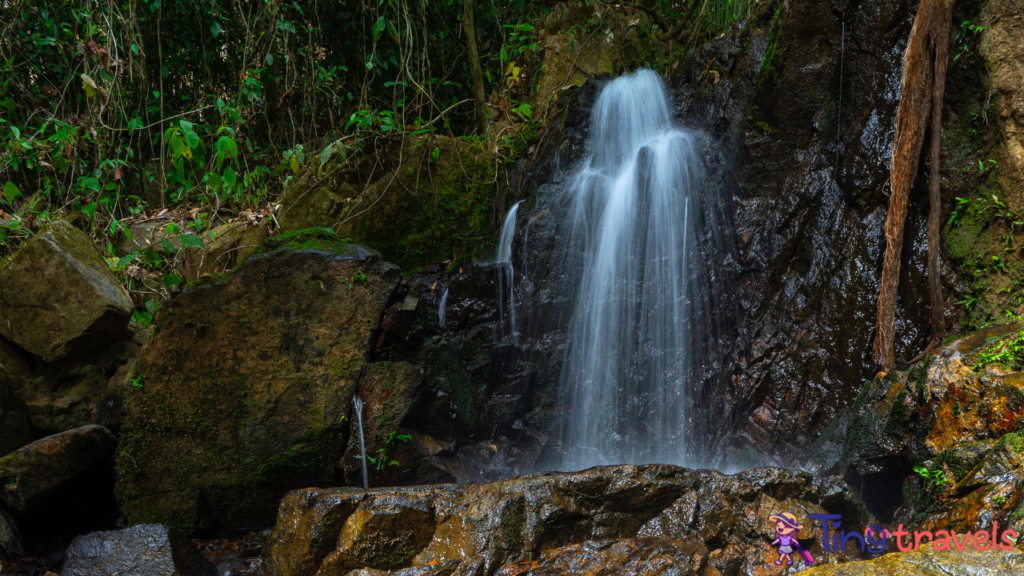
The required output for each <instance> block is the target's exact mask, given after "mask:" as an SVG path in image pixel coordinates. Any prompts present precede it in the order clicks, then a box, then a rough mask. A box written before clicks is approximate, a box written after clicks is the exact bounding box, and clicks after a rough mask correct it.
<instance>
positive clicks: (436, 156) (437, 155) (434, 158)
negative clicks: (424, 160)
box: [430, 147, 441, 164]
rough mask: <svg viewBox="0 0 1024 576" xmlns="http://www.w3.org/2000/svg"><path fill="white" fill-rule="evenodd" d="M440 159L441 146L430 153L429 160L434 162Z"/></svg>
mask: <svg viewBox="0 0 1024 576" xmlns="http://www.w3.org/2000/svg"><path fill="white" fill-rule="evenodd" d="M439 160H441V148H439V147H437V148H434V150H433V151H432V152H431V153H430V161H431V162H433V163H434V164H437V162H438V161H439Z"/></svg>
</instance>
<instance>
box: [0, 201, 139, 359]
mask: <svg viewBox="0 0 1024 576" xmlns="http://www.w3.org/2000/svg"><path fill="white" fill-rule="evenodd" d="M0 302H3V306H0V337H3V338H5V339H7V340H9V341H11V342H14V343H15V344H17V345H18V346H21V347H22V348H24V349H25V350H27V351H29V352H31V353H32V354H35V355H36V356H38V357H39V358H41V359H42V360H43V362H53V361H55V360H58V359H60V358H63V357H65V356H67V355H68V354H71V353H75V354H81V353H86V352H89V351H94V350H99V349H102V348H103V347H104V346H106V345H109V344H110V343H111V342H113V341H115V340H117V339H119V338H122V337H124V336H125V335H126V333H127V326H128V318H129V315H130V314H131V311H132V303H131V300H130V299H129V298H128V295H127V294H126V293H125V291H124V289H123V288H122V287H121V285H120V284H118V282H117V280H116V279H115V278H114V276H113V274H111V273H110V269H109V268H108V267H107V264H106V263H105V262H104V261H103V258H102V257H101V256H100V254H99V252H97V250H96V248H95V246H93V243H92V241H91V240H90V239H89V237H88V236H86V235H85V234H84V233H83V232H81V231H80V230H78V229H76V228H74V227H72V226H71V225H70V224H68V223H67V222H64V221H57V222H54V223H53V224H50V226H48V227H47V228H45V229H44V230H43V231H41V232H40V233H38V234H36V235H35V236H34V237H33V238H32V240H30V241H29V242H27V243H26V244H25V245H24V246H23V247H22V248H21V249H20V250H18V251H17V252H16V253H15V254H14V256H12V257H11V258H10V259H9V260H8V261H6V262H4V263H3V264H2V265H0Z"/></svg>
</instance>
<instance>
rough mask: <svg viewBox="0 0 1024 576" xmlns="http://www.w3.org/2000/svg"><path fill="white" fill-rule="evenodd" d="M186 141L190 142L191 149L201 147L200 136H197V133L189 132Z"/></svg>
mask: <svg viewBox="0 0 1024 576" xmlns="http://www.w3.org/2000/svg"><path fill="white" fill-rule="evenodd" d="M185 140H186V141H187V142H188V147H189V148H193V149H195V148H198V147H199V135H198V134H196V133H195V132H189V133H188V134H186V135H185Z"/></svg>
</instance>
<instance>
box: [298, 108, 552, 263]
mask: <svg viewBox="0 0 1024 576" xmlns="http://www.w3.org/2000/svg"><path fill="white" fill-rule="evenodd" d="M536 135H537V128H536V125H535V123H532V122H528V123H522V124H517V125H516V126H515V128H514V129H512V130H511V131H506V132H505V133H504V137H505V138H506V139H508V141H509V145H513V144H515V145H513V146H512V148H513V150H506V153H507V154H516V153H518V152H523V151H525V146H526V144H527V143H528V142H529V141H530V140H531V139H532V138H535V137H536ZM385 147H386V151H378V152H377V153H375V154H373V155H371V156H370V157H369V158H368V159H367V161H369V160H375V161H377V162H378V164H379V165H378V166H377V167H376V170H375V171H373V172H371V173H368V174H366V175H363V179H360V175H361V172H360V171H359V170H357V169H356V168H353V167H351V164H352V163H351V162H347V161H346V159H345V158H343V157H337V158H334V159H331V160H329V161H328V163H327V164H325V165H323V166H317V167H315V168H314V167H310V168H308V169H307V170H306V171H305V172H303V173H302V174H300V175H298V176H297V177H296V178H295V180H294V182H293V183H292V184H291V185H289V186H288V187H287V189H286V190H285V193H284V197H283V198H282V201H281V210H280V222H281V227H282V230H285V231H297V230H304V229H310V228H324V229H332V230H335V231H336V232H337V234H338V236H339V237H344V238H350V239H351V240H352V241H353V242H355V243H357V244H360V245H364V246H368V247H370V248H373V249H375V250H379V251H380V252H381V253H382V254H383V256H384V257H385V258H386V259H387V260H388V261H390V262H394V263H395V264H396V265H398V266H400V267H401V268H402V269H403V270H407V271H408V270H413V269H418V268H421V267H424V266H427V265H429V264H434V263H437V262H450V263H453V265H456V264H454V263H456V262H460V261H461V262H472V261H474V260H479V259H484V258H487V257H489V256H490V255H491V252H492V251H493V249H494V247H493V240H494V237H495V235H496V233H497V226H498V224H499V223H500V217H501V215H502V212H504V208H505V206H506V205H507V204H508V203H511V200H510V197H511V194H512V190H510V188H509V186H508V183H507V181H506V176H507V168H508V166H507V163H508V161H507V158H506V154H498V153H496V149H495V144H494V142H491V141H480V142H476V141H471V140H469V139H463V138H452V137H447V136H437V137H430V138H428V137H405V138H404V139H402V140H400V141H394V142H389V143H387V144H385ZM518 148H524V150H518ZM517 158H518V156H517ZM506 196H508V198H506Z"/></svg>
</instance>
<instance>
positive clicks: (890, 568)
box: [801, 546, 1024, 576]
mask: <svg viewBox="0 0 1024 576" xmlns="http://www.w3.org/2000/svg"><path fill="white" fill-rule="evenodd" d="M1022 572H1024V552H1021V551H1019V550H1013V551H1010V552H1006V551H1002V550H999V551H995V552H993V551H991V550H989V551H985V552H979V551H977V550H974V549H972V548H970V547H969V548H968V549H967V550H964V551H963V552H961V551H958V550H957V551H952V552H949V551H941V552H936V551H935V550H930V549H929V547H928V546H922V547H921V549H920V550H918V551H916V552H900V553H897V554H886V555H885V556H882V557H881V558H878V559H876V560H865V561H861V562H849V563H846V564H840V565H823V566H816V567H814V568H811V569H810V570H807V571H804V572H801V574H806V576H953V575H956V576H961V575H963V576H989V575H992V576H996V575H1002V574H1020V573H1022Z"/></svg>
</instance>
